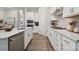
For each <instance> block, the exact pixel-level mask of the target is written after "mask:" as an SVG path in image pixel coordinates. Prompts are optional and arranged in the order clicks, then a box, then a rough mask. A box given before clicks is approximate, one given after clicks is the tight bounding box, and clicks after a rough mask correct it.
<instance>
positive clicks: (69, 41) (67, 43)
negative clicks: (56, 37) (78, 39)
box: [62, 36, 75, 51]
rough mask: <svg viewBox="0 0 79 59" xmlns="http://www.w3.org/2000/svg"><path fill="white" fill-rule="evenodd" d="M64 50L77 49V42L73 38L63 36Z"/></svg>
mask: <svg viewBox="0 0 79 59" xmlns="http://www.w3.org/2000/svg"><path fill="white" fill-rule="evenodd" d="M62 50H63V51H74V50H75V42H73V41H72V39H70V38H68V37H66V36H62Z"/></svg>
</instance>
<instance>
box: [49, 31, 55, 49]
mask: <svg viewBox="0 0 79 59" xmlns="http://www.w3.org/2000/svg"><path fill="white" fill-rule="evenodd" d="M54 34H55V32H54V31H52V30H51V38H50V43H51V45H52V47H53V48H54V49H55V36H54Z"/></svg>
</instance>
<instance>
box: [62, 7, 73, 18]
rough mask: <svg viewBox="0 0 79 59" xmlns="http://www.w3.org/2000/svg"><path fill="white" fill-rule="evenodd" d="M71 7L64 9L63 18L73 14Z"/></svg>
mask: <svg viewBox="0 0 79 59" xmlns="http://www.w3.org/2000/svg"><path fill="white" fill-rule="evenodd" d="M71 12H72V11H71V7H64V8H63V17H68V16H69V15H70V14H71Z"/></svg>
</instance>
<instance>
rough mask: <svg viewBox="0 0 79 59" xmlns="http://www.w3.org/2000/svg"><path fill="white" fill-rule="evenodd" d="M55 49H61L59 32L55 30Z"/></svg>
mask: <svg viewBox="0 0 79 59" xmlns="http://www.w3.org/2000/svg"><path fill="white" fill-rule="evenodd" d="M54 36H55V50H56V51H61V34H60V33H58V32H55V34H54Z"/></svg>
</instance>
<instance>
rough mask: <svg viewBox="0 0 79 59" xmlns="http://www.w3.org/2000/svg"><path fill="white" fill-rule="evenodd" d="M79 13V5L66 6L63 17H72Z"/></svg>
mask: <svg viewBox="0 0 79 59" xmlns="http://www.w3.org/2000/svg"><path fill="white" fill-rule="evenodd" d="M78 15H79V7H64V8H63V17H65V18H71V17H75V16H78Z"/></svg>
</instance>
